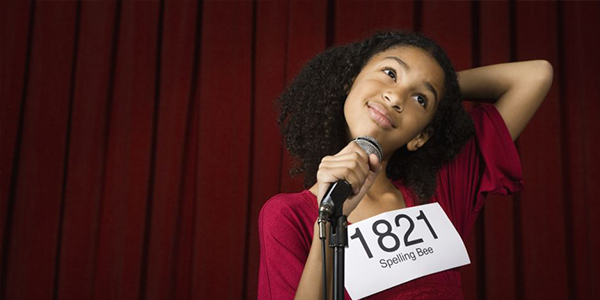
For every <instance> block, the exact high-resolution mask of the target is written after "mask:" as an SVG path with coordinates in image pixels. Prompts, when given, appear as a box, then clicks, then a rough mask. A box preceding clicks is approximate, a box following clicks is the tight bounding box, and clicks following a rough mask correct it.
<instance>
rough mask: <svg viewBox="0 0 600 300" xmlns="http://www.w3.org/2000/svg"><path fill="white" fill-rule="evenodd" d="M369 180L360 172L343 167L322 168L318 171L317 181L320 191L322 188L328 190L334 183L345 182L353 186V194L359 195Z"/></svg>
mask: <svg viewBox="0 0 600 300" xmlns="http://www.w3.org/2000/svg"><path fill="white" fill-rule="evenodd" d="M366 178H367V174H363V173H362V172H360V171H358V172H357V171H356V170H353V169H350V168H347V167H345V166H341V167H332V168H328V167H321V168H319V170H318V171H317V181H318V182H319V190H320V189H321V186H323V188H324V189H326V188H327V187H328V186H329V185H331V184H333V183H334V182H337V181H340V180H345V181H346V182H348V183H349V184H350V185H351V186H352V192H353V193H354V194H356V193H358V191H359V190H360V187H361V186H362V185H363V183H364V182H365V180H366Z"/></svg>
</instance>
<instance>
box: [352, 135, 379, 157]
mask: <svg viewBox="0 0 600 300" xmlns="http://www.w3.org/2000/svg"><path fill="white" fill-rule="evenodd" d="M354 142H355V143H357V144H358V145H359V146H360V147H361V148H362V149H363V150H365V152H367V155H371V153H373V154H375V155H377V158H379V162H381V156H382V154H381V145H380V144H379V142H378V141H377V140H376V139H374V138H372V137H370V136H359V137H357V138H355V139H354Z"/></svg>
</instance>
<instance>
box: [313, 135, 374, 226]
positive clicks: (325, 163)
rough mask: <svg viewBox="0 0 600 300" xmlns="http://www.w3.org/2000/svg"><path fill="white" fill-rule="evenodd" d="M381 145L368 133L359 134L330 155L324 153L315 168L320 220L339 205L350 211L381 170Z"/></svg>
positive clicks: (346, 211) (347, 213) (344, 212)
mask: <svg viewBox="0 0 600 300" xmlns="http://www.w3.org/2000/svg"><path fill="white" fill-rule="evenodd" d="M380 160H381V146H380V145H379V143H378V142H377V141H376V140H375V139H373V138H371V137H358V138H356V139H355V140H353V141H352V142H350V143H349V144H348V145H347V146H346V147H344V149H342V150H341V151H340V152H339V153H337V154H335V155H333V156H325V157H324V158H323V159H322V160H321V164H320V165H319V170H318V171H317V183H318V195H317V196H318V197H319V200H320V203H321V205H320V215H319V219H320V222H321V221H323V220H322V219H323V218H326V217H329V216H330V215H333V214H334V213H335V212H336V211H337V210H340V209H342V214H343V215H349V214H350V213H351V212H352V211H353V210H354V209H355V208H356V206H358V204H359V203H360V201H361V200H362V198H363V197H364V195H365V194H366V193H367V191H368V190H369V188H370V187H371V186H372V185H373V182H375V178H376V177H377V175H378V174H379V172H380V171H381V168H382V167H381V163H380Z"/></svg>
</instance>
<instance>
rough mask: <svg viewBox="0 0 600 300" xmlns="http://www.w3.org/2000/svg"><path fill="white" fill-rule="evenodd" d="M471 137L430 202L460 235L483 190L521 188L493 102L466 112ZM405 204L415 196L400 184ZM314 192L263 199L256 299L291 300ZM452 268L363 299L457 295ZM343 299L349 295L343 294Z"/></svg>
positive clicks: (306, 245)
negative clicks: (439, 209)
mask: <svg viewBox="0 0 600 300" xmlns="http://www.w3.org/2000/svg"><path fill="white" fill-rule="evenodd" d="M470 115H471V118H472V119H473V122H474V125H475V136H474V137H473V138H471V139H470V140H469V141H468V142H467V143H466V144H465V146H464V147H463V149H462V150H461V152H460V153H459V154H458V155H457V156H456V157H455V158H454V159H453V160H452V161H450V162H449V163H447V164H446V165H444V166H443V167H442V168H441V169H440V171H439V172H438V175H437V188H436V191H435V194H434V196H433V198H432V199H431V201H432V202H438V203H439V204H440V206H441V207H442V208H443V209H444V211H445V212H446V214H447V215H448V217H449V218H450V220H451V221H452V223H453V224H454V226H455V227H456V230H457V231H458V233H459V234H460V235H461V236H462V237H463V239H464V238H466V237H467V235H468V234H469V232H470V231H471V229H472V227H473V224H474V223H475V220H476V218H477V214H478V212H479V210H480V209H481V208H482V206H483V203H484V199H485V196H486V195H487V194H488V193H493V194H501V195H508V194H511V193H513V192H516V191H519V190H521V189H522V188H523V181H522V172H521V163H520V161H519V156H518V154H517V151H516V148H515V146H514V143H513V141H512V139H511V137H510V134H509V132H508V129H507V128H506V125H505V124H504V121H503V120H502V117H501V116H500V114H499V113H498V111H497V110H496V108H495V107H494V106H491V105H485V106H481V107H479V108H476V109H474V110H473V111H472V112H471V113H470ZM393 184H394V185H395V186H396V187H397V188H398V189H399V190H400V191H401V192H402V195H403V196H404V203H405V204H406V206H407V207H410V206H413V205H414V204H415V200H414V199H413V198H412V197H411V194H410V193H409V192H408V191H407V189H406V187H404V186H403V185H402V184H401V183H400V182H397V181H393ZM317 215H318V207H317V199H316V196H315V195H313V194H312V193H311V192H310V191H308V190H304V191H302V192H300V193H293V194H279V195H276V196H274V197H272V198H271V199H269V201H267V202H266V203H265V205H264V206H263V208H262V210H261V213H260V217H259V224H258V227H259V235H260V269H259V279H258V299H277V300H280V299H293V298H294V295H295V293H296V289H297V287H298V283H299V281H300V277H301V276H302V270H303V269H304V264H305V262H306V259H307V257H308V252H309V250H310V246H311V243H312V240H313V226H314V223H315V221H316V219H317ZM462 298H463V294H462V288H461V283H460V273H459V271H458V270H457V269H452V270H447V271H442V272H439V273H435V274H431V275H428V276H424V277H421V278H417V279H414V280H412V281H409V282H406V283H404V284H401V285H398V286H396V287H393V288H391V289H388V290H385V291H382V292H380V293H377V294H374V295H372V296H369V297H367V298H365V299H462ZM346 299H350V297H349V296H348V294H346Z"/></svg>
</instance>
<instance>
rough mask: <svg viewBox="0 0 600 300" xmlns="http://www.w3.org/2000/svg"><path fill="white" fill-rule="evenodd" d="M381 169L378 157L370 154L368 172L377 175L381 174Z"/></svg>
mask: <svg viewBox="0 0 600 300" xmlns="http://www.w3.org/2000/svg"><path fill="white" fill-rule="evenodd" d="M381 169H382V165H381V162H380V161H379V157H378V156H377V155H376V154H374V153H371V154H370V155H369V170H370V171H372V172H375V173H379V172H381Z"/></svg>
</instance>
